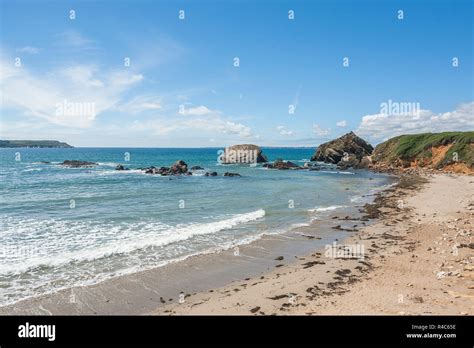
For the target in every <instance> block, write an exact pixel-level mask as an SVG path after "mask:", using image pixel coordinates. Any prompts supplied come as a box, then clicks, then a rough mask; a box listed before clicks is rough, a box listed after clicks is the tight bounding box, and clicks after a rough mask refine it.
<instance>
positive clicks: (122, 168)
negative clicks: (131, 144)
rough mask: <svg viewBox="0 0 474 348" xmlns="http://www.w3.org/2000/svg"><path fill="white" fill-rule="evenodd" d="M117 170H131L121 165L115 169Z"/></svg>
mask: <svg viewBox="0 0 474 348" xmlns="http://www.w3.org/2000/svg"><path fill="white" fill-rule="evenodd" d="M115 170H129V169H128V168H125V167H124V166H123V165H121V164H119V165H117V166H116V167H115Z"/></svg>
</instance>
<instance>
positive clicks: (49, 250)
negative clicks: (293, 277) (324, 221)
mask: <svg viewBox="0 0 474 348" xmlns="http://www.w3.org/2000/svg"><path fill="white" fill-rule="evenodd" d="M264 216H265V211H264V210H263V209H259V210H256V211H253V212H249V213H244V214H237V215H234V216H232V217H229V218H226V219H223V220H220V221H214V222H209V223H193V224H188V225H184V224H182V225H177V226H169V225H166V224H163V223H160V222H143V223H136V224H132V223H126V224H121V225H112V224H99V225H94V224H93V223H88V222H71V221H56V220H47V221H44V220H33V219H22V220H20V221H18V220H17V219H11V218H5V219H4V221H5V226H4V231H3V232H2V233H1V236H2V237H4V238H5V240H11V239H12V238H13V237H14V236H17V237H20V240H18V241H17V242H16V244H15V245H4V246H3V247H4V248H6V249H5V250H8V248H10V249H12V250H13V251H15V250H16V251H18V252H16V254H15V253H3V255H0V274H6V275H8V274H12V273H13V274H18V273H23V272H26V271H29V270H32V269H35V268H39V267H57V266H61V265H65V264H69V263H79V262H84V261H92V260H97V259H101V258H105V257H108V256H111V255H114V254H128V253H132V252H134V251H137V250H141V249H145V248H149V247H154V248H156V247H163V246H166V245H169V244H172V243H177V242H181V241H184V240H188V239H190V238H192V237H194V236H199V235H206V234H214V233H218V232H221V231H223V230H227V229H231V228H233V227H236V226H238V225H241V224H245V223H248V222H252V221H255V220H258V219H261V218H263V217H264ZM40 235H41V236H42V238H38V236H40ZM98 244H99V245H100V244H101V246H97V245H98ZM21 245H28V248H27V249H25V250H23V253H26V255H27V257H25V255H24V254H23V255H22V254H21V252H20V251H21ZM13 248H17V249H15V250H14V249H13ZM7 256H10V257H7Z"/></svg>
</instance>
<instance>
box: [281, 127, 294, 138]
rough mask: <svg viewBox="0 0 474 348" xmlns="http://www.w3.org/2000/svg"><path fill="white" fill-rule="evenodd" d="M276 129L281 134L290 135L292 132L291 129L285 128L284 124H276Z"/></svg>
mask: <svg viewBox="0 0 474 348" xmlns="http://www.w3.org/2000/svg"><path fill="white" fill-rule="evenodd" d="M277 130H278V133H280V134H281V135H288V136H290V135H293V134H294V133H293V131H291V130H288V129H286V128H285V126H278V127H277Z"/></svg>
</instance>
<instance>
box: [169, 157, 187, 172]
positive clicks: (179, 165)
mask: <svg viewBox="0 0 474 348" xmlns="http://www.w3.org/2000/svg"><path fill="white" fill-rule="evenodd" d="M170 171H171V173H173V174H185V173H187V172H188V165H187V164H186V162H184V161H183V160H179V161H176V163H175V164H173V165H172V166H171V168H170Z"/></svg>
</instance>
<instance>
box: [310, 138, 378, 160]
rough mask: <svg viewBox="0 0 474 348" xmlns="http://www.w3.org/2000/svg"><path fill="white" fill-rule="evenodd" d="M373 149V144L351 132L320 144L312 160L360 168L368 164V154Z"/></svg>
mask: <svg viewBox="0 0 474 348" xmlns="http://www.w3.org/2000/svg"><path fill="white" fill-rule="evenodd" d="M373 150H374V148H373V147H372V145H370V144H369V143H368V142H366V141H365V140H364V139H362V138H360V137H358V136H357V135H355V134H354V133H353V132H350V133H347V134H344V135H343V136H341V137H339V138H337V139H334V140H331V141H328V142H327V143H324V144H321V145H320V146H318V149H317V151H316V153H315V154H314V155H313V157H311V160H312V161H321V162H326V163H332V164H337V165H338V166H339V167H342V168H349V167H354V168H360V167H363V166H366V165H368V163H369V162H370V161H369V158H368V157H367V156H370V155H371V154H372V151H373ZM364 157H365V158H364ZM363 159H364V160H363Z"/></svg>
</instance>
